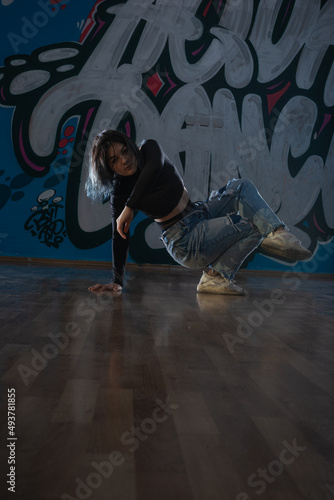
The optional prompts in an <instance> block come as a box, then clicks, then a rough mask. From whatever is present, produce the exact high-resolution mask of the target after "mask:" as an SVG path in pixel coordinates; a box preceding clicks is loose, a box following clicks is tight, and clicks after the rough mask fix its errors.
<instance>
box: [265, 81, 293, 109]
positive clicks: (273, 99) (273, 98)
mask: <svg viewBox="0 0 334 500" xmlns="http://www.w3.org/2000/svg"><path fill="white" fill-rule="evenodd" d="M290 85H291V82H288V83H287V84H286V85H285V87H284V88H283V89H282V90H279V91H278V92H275V93H274V94H269V95H267V102H268V113H269V114H270V113H271V112H272V109H273V107H274V106H275V104H276V103H277V102H278V101H279V99H280V98H281V97H282V95H283V94H285V92H286V91H287V90H288V88H289V87H290Z"/></svg>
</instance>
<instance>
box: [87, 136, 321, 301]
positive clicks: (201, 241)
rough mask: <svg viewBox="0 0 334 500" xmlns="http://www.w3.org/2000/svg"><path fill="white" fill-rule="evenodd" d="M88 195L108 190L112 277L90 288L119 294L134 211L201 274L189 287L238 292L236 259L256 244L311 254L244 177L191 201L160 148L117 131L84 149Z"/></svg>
mask: <svg viewBox="0 0 334 500" xmlns="http://www.w3.org/2000/svg"><path fill="white" fill-rule="evenodd" d="M86 190H87V194H88V196H90V197H92V198H94V199H96V198H99V197H102V198H103V197H106V196H109V195H110V206H111V214H112V252H113V279H112V282H111V283H107V284H100V283H98V284H96V285H94V286H91V287H90V288H89V290H90V291H93V292H98V291H105V290H111V291H114V292H115V291H118V292H119V291H121V290H122V287H123V283H124V273H125V265H126V260H127V255H128V249H129V243H130V238H129V228H130V224H131V221H132V219H133V217H134V210H139V211H141V212H143V213H144V214H145V215H147V216H148V217H150V218H151V219H153V220H154V221H155V222H156V223H157V224H158V225H159V226H160V228H161V231H162V233H161V240H162V241H163V243H164V244H165V247H166V249H167V252H168V253H169V254H170V255H171V256H172V257H173V259H174V260H175V261H176V262H178V263H179V264H181V265H182V266H184V267H188V268H209V270H208V271H203V274H202V276H201V279H200V281H199V283H198V285H197V292H200V293H215V294H228V295H244V294H245V293H246V292H245V290H244V289H243V288H241V287H239V286H238V285H236V284H235V282H234V277H235V275H236V273H237V271H238V270H239V268H240V266H241V264H242V263H243V261H244V260H245V259H246V257H248V255H250V254H251V253H252V252H253V251H254V250H256V248H257V247H258V246H259V245H261V248H262V249H263V250H265V251H266V252H268V253H270V254H273V255H278V256H282V257H285V258H288V259H291V260H304V259H307V258H309V257H310V256H311V252H310V251H309V250H307V249H306V248H304V247H303V246H302V244H301V243H300V241H298V240H297V239H296V238H295V236H293V234H292V233H291V232H290V231H289V230H288V228H287V227H286V226H285V224H284V222H283V221H281V220H280V219H279V218H278V217H277V216H276V214H275V213H274V212H273V211H272V210H271V208H270V207H269V206H268V204H267V203H266V202H265V201H264V199H263V198H262V196H261V195H260V194H259V192H258V191H257V189H256V187H255V186H254V184H253V183H252V182H251V181H250V180H249V179H233V180H231V181H229V182H228V183H227V185H226V186H224V187H222V188H221V189H219V190H218V191H213V192H212V193H211V195H210V197H209V198H208V199H207V200H204V201H196V202H192V201H191V200H190V198H189V194H188V191H187V189H186V188H185V186H184V183H183V180H182V178H181V176H180V174H179V172H178V170H177V169H176V167H175V166H174V165H173V164H172V163H171V161H170V160H169V159H168V157H167V156H166V154H165V153H164V151H163V149H162V147H161V146H160V144H159V143H158V142H156V141H155V140H152V139H150V140H146V141H144V142H143V143H142V144H141V146H140V147H138V146H137V145H136V144H135V143H134V142H133V141H132V140H131V139H129V138H128V137H127V136H126V135H125V134H123V133H121V132H119V131H116V130H112V129H107V130H104V131H103V132H101V133H100V134H98V135H97V136H96V137H95V140H94V142H93V145H92V149H91V153H90V165H89V178H88V180H87V183H86Z"/></svg>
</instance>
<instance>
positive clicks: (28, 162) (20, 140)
mask: <svg viewBox="0 0 334 500" xmlns="http://www.w3.org/2000/svg"><path fill="white" fill-rule="evenodd" d="M22 126H23V123H21V125H20V132H19V145H20V150H21V154H22V158H23V159H24V161H25V162H26V164H27V165H29V167H31V168H32V169H33V170H37V172H43V170H45V167H40V166H38V165H36V164H35V163H32V162H31V161H30V160H29V158H28V156H27V154H26V152H25V149H24V146H23V139H22Z"/></svg>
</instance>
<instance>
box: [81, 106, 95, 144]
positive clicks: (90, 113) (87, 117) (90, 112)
mask: <svg viewBox="0 0 334 500" xmlns="http://www.w3.org/2000/svg"><path fill="white" fill-rule="evenodd" d="M94 109H95V108H90V109H89V110H88V113H87V116H86V120H85V124H84V127H83V130H82V135H81V139H82V138H83V136H84V135H85V132H86V128H87V125H88V122H89V120H90V118H91V116H92V114H93V111H94Z"/></svg>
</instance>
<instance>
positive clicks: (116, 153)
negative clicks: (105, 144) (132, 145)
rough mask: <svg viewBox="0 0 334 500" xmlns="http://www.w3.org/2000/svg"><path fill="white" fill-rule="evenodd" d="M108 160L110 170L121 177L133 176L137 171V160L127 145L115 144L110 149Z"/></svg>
mask: <svg viewBox="0 0 334 500" xmlns="http://www.w3.org/2000/svg"><path fill="white" fill-rule="evenodd" d="M107 158H108V165H109V168H110V170H112V171H113V172H116V173H117V174H119V175H125V176H128V175H133V174H134V173H135V172H136V171H137V168H138V162H137V158H136V157H135V155H134V153H133V151H132V150H131V149H128V147H127V146H126V145H125V144H122V143H120V142H114V143H113V145H112V146H110V148H109V149H108V157H107Z"/></svg>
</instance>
